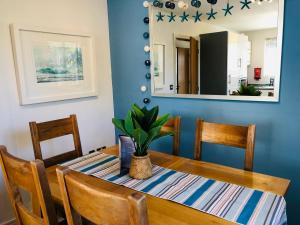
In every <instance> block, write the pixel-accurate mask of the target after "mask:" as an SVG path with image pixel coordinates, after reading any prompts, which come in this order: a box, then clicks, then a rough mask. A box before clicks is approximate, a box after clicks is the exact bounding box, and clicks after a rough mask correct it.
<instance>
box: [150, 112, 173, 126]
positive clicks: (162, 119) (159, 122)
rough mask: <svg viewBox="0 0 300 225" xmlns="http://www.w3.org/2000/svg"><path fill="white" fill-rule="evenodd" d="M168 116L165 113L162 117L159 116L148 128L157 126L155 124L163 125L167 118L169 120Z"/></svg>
mask: <svg viewBox="0 0 300 225" xmlns="http://www.w3.org/2000/svg"><path fill="white" fill-rule="evenodd" d="M169 116H170V114H165V115H163V116H162V117H160V118H159V119H157V120H156V121H155V122H154V123H153V124H152V125H151V127H150V129H152V128H154V127H157V126H163V125H165V124H166V123H167V122H168V120H169Z"/></svg>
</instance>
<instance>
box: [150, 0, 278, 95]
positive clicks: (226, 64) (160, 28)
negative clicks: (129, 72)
mask: <svg viewBox="0 0 300 225" xmlns="http://www.w3.org/2000/svg"><path fill="white" fill-rule="evenodd" d="M201 2H202V5H201V7H200V8H199V9H196V8H194V7H191V6H190V7H189V8H188V9H187V10H186V14H189V15H190V16H189V21H188V22H187V21H185V22H181V18H180V17H179V16H180V15H182V13H183V10H182V9H175V10H173V11H172V10H167V9H159V8H155V7H153V8H152V18H153V20H152V21H151V34H150V36H151V38H152V40H151V42H152V48H151V49H152V50H151V51H152V60H153V64H152V65H154V66H153V67H154V68H152V70H153V71H152V72H153V73H154V79H153V81H154V92H155V93H158V94H159V93H161V94H194V95H223V96H224V95H227V96H235V95H239V96H241V95H245V96H274V84H275V82H278V81H279V76H280V71H279V70H280V69H279V68H280V66H278V65H279V64H280V62H279V54H281V53H280V51H278V49H277V33H278V29H277V27H278V0H273V1H264V2H263V3H262V4H257V3H252V4H251V8H250V9H244V10H241V8H240V1H237V0H231V1H230V3H231V4H232V5H234V8H233V9H232V11H231V13H232V15H227V16H224V10H222V9H223V8H224V6H225V5H226V4H227V2H228V0H218V4H216V5H215V6H214V10H215V11H217V12H218V14H216V19H213V18H211V19H210V20H207V15H206V12H208V11H210V9H211V5H210V4H207V3H205V1H201ZM197 10H198V11H199V12H201V13H202V14H203V15H202V17H201V22H195V21H194V17H192V15H195V14H196V11H197ZM171 11H172V12H173V13H174V14H175V15H176V17H175V19H176V21H172V22H169V17H168V15H170V12H171ZM159 12H161V13H162V14H164V15H165V17H164V21H157V14H158V13H159Z"/></svg>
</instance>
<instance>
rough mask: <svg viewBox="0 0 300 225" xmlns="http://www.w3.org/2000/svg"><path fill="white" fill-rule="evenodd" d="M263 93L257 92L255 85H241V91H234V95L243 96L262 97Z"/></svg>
mask: <svg viewBox="0 0 300 225" xmlns="http://www.w3.org/2000/svg"><path fill="white" fill-rule="evenodd" d="M261 94H262V93H261V91H259V90H257V89H256V87H255V86H254V85H248V86H246V85H243V84H242V85H241V86H240V89H239V90H237V91H234V92H233V94H232V95H242V96H260V95H261Z"/></svg>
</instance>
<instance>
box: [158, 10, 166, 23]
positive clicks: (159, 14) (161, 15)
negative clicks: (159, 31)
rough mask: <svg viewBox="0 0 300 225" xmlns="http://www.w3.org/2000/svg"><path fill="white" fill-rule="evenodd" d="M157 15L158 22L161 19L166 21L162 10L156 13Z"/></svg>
mask: <svg viewBox="0 0 300 225" xmlns="http://www.w3.org/2000/svg"><path fill="white" fill-rule="evenodd" d="M156 17H157V22H159V21H164V17H165V15H163V14H161V12H159V13H158V14H157V15H156Z"/></svg>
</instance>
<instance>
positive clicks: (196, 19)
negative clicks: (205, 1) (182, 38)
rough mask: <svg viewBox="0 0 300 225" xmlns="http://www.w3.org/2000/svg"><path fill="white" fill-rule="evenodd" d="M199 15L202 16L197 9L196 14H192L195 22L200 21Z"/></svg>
mask: <svg viewBox="0 0 300 225" xmlns="http://www.w3.org/2000/svg"><path fill="white" fill-rule="evenodd" d="M201 16H202V13H199V11H197V12H196V15H195V16H193V17H194V22H195V23H197V22H200V21H201Z"/></svg>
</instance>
